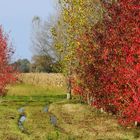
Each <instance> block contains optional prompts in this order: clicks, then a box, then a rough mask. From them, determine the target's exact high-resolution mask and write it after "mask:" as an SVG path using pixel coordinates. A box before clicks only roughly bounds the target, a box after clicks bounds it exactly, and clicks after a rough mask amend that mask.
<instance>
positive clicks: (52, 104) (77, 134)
mask: <svg viewBox="0 0 140 140" xmlns="http://www.w3.org/2000/svg"><path fill="white" fill-rule="evenodd" d="M65 98H66V95H65V91H64V90H62V89H52V90H51V89H47V88H42V87H35V86H31V85H16V86H13V87H10V90H9V92H8V95H7V96H6V97H4V98H2V99H1V100H0V124H1V125H0V140H139V139H140V130H139V129H125V128H123V127H121V126H119V125H118V123H117V121H116V119H115V117H113V116H109V115H107V114H103V113H101V112H100V111H98V110H96V109H94V108H91V107H89V106H87V105H84V104H79V103H78V102H77V101H75V100H71V101H67V100H66V99H65ZM25 104H26V106H25ZM23 106H24V113H25V114H26V117H27V118H26V120H25V122H24V123H23V125H24V127H25V128H26V130H27V132H28V133H23V132H22V131H21V130H20V129H19V127H18V120H19V117H20V115H21V114H20V112H19V111H18V110H19V108H21V107H23ZM46 106H49V107H48V109H47V111H44V109H45V107H46ZM51 116H56V118H57V120H55V119H54V118H53V119H54V120H53V121H56V124H55V125H53V124H52V123H51V121H52V120H51Z"/></svg>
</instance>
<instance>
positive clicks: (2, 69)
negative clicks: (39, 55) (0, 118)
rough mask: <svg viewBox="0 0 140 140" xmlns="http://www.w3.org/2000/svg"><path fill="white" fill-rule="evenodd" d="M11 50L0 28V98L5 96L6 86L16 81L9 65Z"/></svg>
mask: <svg viewBox="0 0 140 140" xmlns="http://www.w3.org/2000/svg"><path fill="white" fill-rule="evenodd" d="M12 53H13V51H12V48H9V47H8V38H7V36H5V35H4V33H3V30H2V27H0V96H2V95H5V94H6V86H7V85H8V84H11V83H13V82H15V81H16V72H15V71H14V70H13V68H12V66H10V65H9V60H10V57H11V55H12Z"/></svg>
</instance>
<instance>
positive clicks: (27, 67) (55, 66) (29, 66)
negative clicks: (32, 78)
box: [12, 55, 61, 73]
mask: <svg viewBox="0 0 140 140" xmlns="http://www.w3.org/2000/svg"><path fill="white" fill-rule="evenodd" d="M12 65H13V66H14V69H15V70H17V71H19V72H21V73H29V72H46V73H58V72H61V65H60V63H59V62H58V61H57V62H56V61H54V60H53V59H52V58H51V57H49V56H47V55H34V56H33V57H32V60H31V61H30V60H28V59H18V60H17V61H15V62H14V63H12Z"/></svg>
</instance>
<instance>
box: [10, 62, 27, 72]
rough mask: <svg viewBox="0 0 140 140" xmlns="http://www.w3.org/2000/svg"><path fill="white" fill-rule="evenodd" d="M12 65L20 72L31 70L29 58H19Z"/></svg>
mask: <svg viewBox="0 0 140 140" xmlns="http://www.w3.org/2000/svg"><path fill="white" fill-rule="evenodd" d="M12 65H13V66H14V68H15V69H16V70H18V71H19V72H22V73H27V72H30V61H29V60H28V59H18V60H17V61H16V62H14V63H13V64H12Z"/></svg>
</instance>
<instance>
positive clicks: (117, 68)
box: [73, 0, 140, 125]
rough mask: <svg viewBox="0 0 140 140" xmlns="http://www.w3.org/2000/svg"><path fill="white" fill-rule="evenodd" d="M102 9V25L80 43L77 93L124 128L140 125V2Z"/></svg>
mask: <svg viewBox="0 0 140 140" xmlns="http://www.w3.org/2000/svg"><path fill="white" fill-rule="evenodd" d="M102 5H103V7H104V9H105V13H104V14H103V19H102V22H101V23H98V24H97V25H96V26H94V27H93V29H92V35H91V31H90V32H89V33H88V32H86V33H85V34H84V35H83V36H82V37H81V38H80V39H79V42H80V45H79V47H78V48H77V50H76V52H77V53H76V57H77V62H78V64H79V65H77V66H75V68H74V71H75V73H76V78H75V82H74V85H73V87H74V91H75V92H76V93H77V94H80V95H81V96H82V97H83V98H84V99H85V100H86V101H87V99H88V102H90V103H91V104H92V105H94V106H96V107H98V108H103V109H104V110H105V111H107V112H112V113H114V114H116V115H118V117H119V120H120V123H121V124H123V125H128V124H133V123H134V122H135V121H137V122H139V123H140V18H139V17H140V1H139V0H118V1H117V2H112V3H111V2H109V1H103V2H102ZM77 89H78V90H77Z"/></svg>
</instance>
